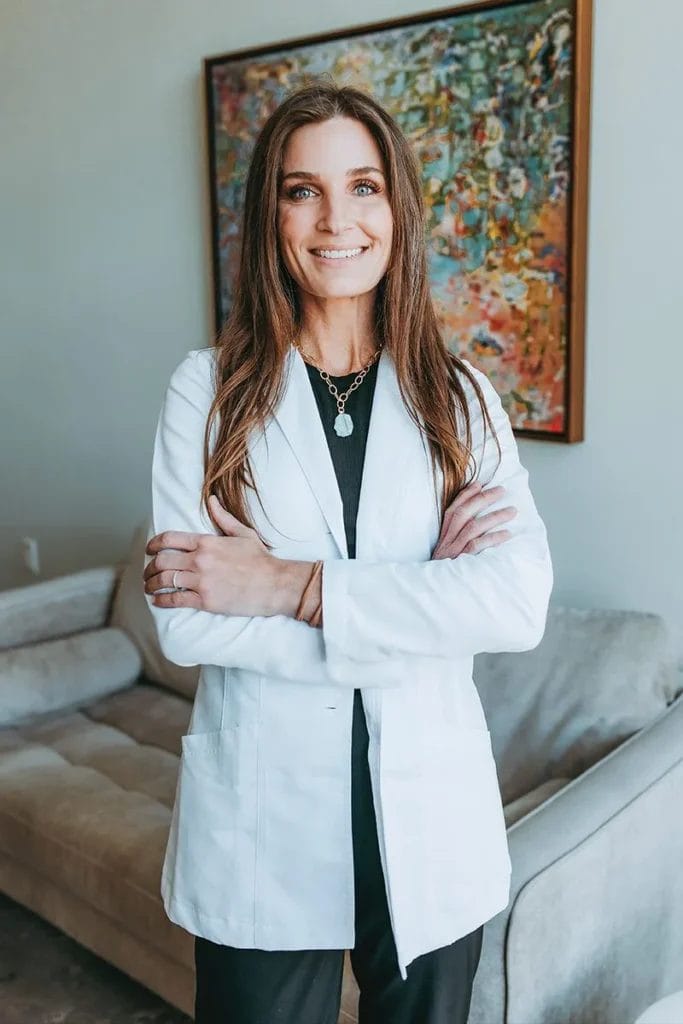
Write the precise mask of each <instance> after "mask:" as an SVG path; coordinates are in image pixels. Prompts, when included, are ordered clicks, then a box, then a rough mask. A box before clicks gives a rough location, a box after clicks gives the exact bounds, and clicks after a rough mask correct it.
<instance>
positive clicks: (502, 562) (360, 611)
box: [322, 360, 553, 677]
mask: <svg viewBox="0 0 683 1024" xmlns="http://www.w3.org/2000/svg"><path fill="white" fill-rule="evenodd" d="M465 362H467V361H466V360H465ZM467 366H468V367H469V368H470V369H471V370H472V371H473V373H474V376H475V377H476V379H477V381H478V382H479V384H480V385H481V388H482V391H483V394H484V398H485V401H486V406H487V408H488V410H489V412H490V414H491V419H492V421H493V424H494V426H495V429H496V433H497V435H498V439H499V441H500V445H501V461H500V465H499V466H498V467H497V468H496V465H497V462H498V450H497V447H496V444H495V441H494V439H493V437H492V435H491V431H490V430H489V429H487V431H486V439H485V443H484V435H483V427H484V420H483V416H482V414H481V409H480V406H479V403H478V402H477V401H476V396H475V394H474V389H473V388H472V385H471V384H470V383H469V381H467V379H466V378H464V379H463V385H464V387H465V390H466V392H467V394H468V397H467V401H468V408H469V411H470V416H471V427H472V449H473V452H474V454H475V456H477V465H478V472H477V479H479V480H481V481H482V482H483V483H484V485H485V486H488V485H491V486H494V485H497V484H502V485H503V486H504V487H505V492H504V494H503V496H502V498H501V499H500V500H499V501H497V502H496V503H495V504H493V505H490V506H488V507H487V508H486V509H485V510H484V512H483V513H480V514H486V513H488V512H490V511H493V510H495V509H498V508H504V507H507V506H508V505H514V506H515V507H516V508H517V515H516V516H515V518H514V519H512V520H510V521H509V522H507V523H505V524H504V527H498V529H502V528H505V529H508V530H510V532H511V534H512V536H511V538H510V539H508V540H507V541H505V542H504V543H503V544H501V545H499V546H497V547H491V548H485V549H483V550H481V551H479V552H477V553H476V554H461V555H459V556H458V557H457V558H454V559H448V558H445V559H436V560H434V561H426V562H416V563H412V562H411V563H401V562H381V563H376V562H361V561H354V560H348V561H347V560H345V561H334V560H330V561H327V560H326V561H325V562H324V565H323V575H322V594H323V639H324V643H325V653H326V656H327V659H328V661H329V663H330V665H331V668H332V673H333V675H336V676H338V677H340V676H341V675H342V674H345V673H347V672H352V671H354V670H356V669H358V668H359V667H360V666H367V665H368V664H370V663H375V664H377V663H380V662H382V661H383V660H384V659H386V658H389V657H395V656H396V655H400V656H404V657H405V656H419V655H431V656H436V657H443V658H461V657H470V656H473V655H475V654H478V653H480V652H483V651H488V652H497V651H526V650H531V649H532V648H534V647H536V646H537V645H538V644H539V643H540V641H541V638H542V636H543V633H544V631H545V622H546V616H547V610H548V604H549V599H550V593H551V590H552V586H553V569H552V563H551V557H550V551H549V548H548V540H547V533H546V528H545V526H544V523H543V521H542V520H541V517H540V515H539V513H538V511H537V509H536V505H535V503H534V499H533V497H532V494H531V491H530V490H529V484H528V473H527V471H526V469H524V467H523V466H522V465H521V463H520V461H519V455H518V452H517V444H516V442H515V437H514V435H513V433H512V427H511V424H510V420H509V418H508V416H507V414H506V413H505V411H504V409H503V406H502V403H501V401H500V398H499V396H498V394H497V392H496V391H495V389H494V387H493V385H492V384H491V382H490V381H489V380H488V378H487V377H486V375H485V374H484V373H482V372H481V371H480V370H478V369H476V368H475V367H473V366H472V365H471V364H470V363H469V362H467Z"/></svg>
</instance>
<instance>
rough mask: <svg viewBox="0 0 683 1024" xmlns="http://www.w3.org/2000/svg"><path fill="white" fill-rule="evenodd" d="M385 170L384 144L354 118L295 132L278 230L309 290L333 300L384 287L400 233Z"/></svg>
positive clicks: (290, 264) (293, 270)
mask: <svg viewBox="0 0 683 1024" xmlns="http://www.w3.org/2000/svg"><path fill="white" fill-rule="evenodd" d="M384 171H385V168H384V166H383V162H382V158H381V156H380V151H379V148H378V146H377V143H376V142H375V140H374V139H373V137H372V135H371V133H370V132H369V131H368V129H367V128H366V127H365V125H364V124H362V123H361V122H360V121H356V120H355V119H353V118H348V117H334V118H332V119H331V120H329V121H324V122H322V123H320V124H310V125H303V126H302V127H301V128H297V129H296V130H295V131H294V132H292V134H291V135H290V137H289V139H288V141H287V145H286V147H285V151H284V154H283V167H282V183H281V185H280V194H279V196H278V233H279V239H280V251H281V253H282V257H283V259H284V262H285V266H286V267H287V269H288V271H289V273H290V274H291V275H292V277H293V279H294V281H295V282H296V283H297V285H298V286H299V288H300V289H301V290H302V291H304V292H307V293H308V294H310V295H315V296H317V297H319V298H331V299H332V298H347V297H350V296H355V295H363V294H365V293H366V292H369V291H371V290H373V289H374V288H376V286H377V284H378V282H379V281H380V280H381V279H382V277H383V276H384V274H385V272H386V269H387V265H388V263H389V257H390V254H391V239H392V234H393V218H392V213H391V207H390V205H389V198H388V194H387V182H386V181H385V178H384ZM359 250H360V252H359ZM330 253H332V255H330ZM335 254H336V255H335Z"/></svg>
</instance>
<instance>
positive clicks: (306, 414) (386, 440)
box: [274, 346, 431, 559]
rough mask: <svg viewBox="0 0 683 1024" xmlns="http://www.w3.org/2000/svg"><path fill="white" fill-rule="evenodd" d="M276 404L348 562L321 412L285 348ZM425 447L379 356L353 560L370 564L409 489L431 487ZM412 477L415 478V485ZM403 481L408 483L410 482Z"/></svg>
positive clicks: (386, 358)
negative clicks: (282, 387)
mask: <svg viewBox="0 0 683 1024" xmlns="http://www.w3.org/2000/svg"><path fill="white" fill-rule="evenodd" d="M285 372H286V374H287V380H286V384H285V391H284V394H283V397H282V400H281V402H280V404H279V406H278V408H277V409H276V410H275V414H274V415H275V419H276V420H277V422H278V424H279V426H280V428H281V430H282V432H283V433H284V435H285V437H286V438H287V441H288V443H289V445H290V447H291V449H292V451H293V453H294V455H295V457H296V459H297V461H298V463H299V465H300V466H301V469H302V472H303V473H304V476H305V477H306V480H307V481H308V484H309V487H310V488H311V490H312V492H313V494H314V495H315V497H316V500H317V502H318V505H319V506H320V511H321V512H322V514H323V516H324V517H325V520H326V522H327V525H328V526H329V528H330V531H331V533H332V535H333V537H334V539H335V541H336V544H337V547H338V548H339V551H340V554H341V556H342V558H348V549H347V546H346V534H345V531H344V509H343V504H342V498H341V494H340V492H339V485H338V483H337V476H336V473H335V470H334V464H333V462H332V456H331V455H330V450H329V447H328V444H327V438H326V437H325V431H324V429H323V425H322V423H321V421H320V413H319V412H318V406H317V405H316V401H315V396H314V395H313V390H312V388H311V382H310V380H309V378H308V371H307V370H306V365H305V363H304V361H303V359H302V357H301V354H300V352H299V351H298V349H296V348H295V347H294V346H291V348H290V350H289V354H288V361H287V367H286V371H285ZM425 453H426V448H425V445H424V442H423V439H422V436H421V433H420V431H419V430H418V428H417V427H416V425H415V424H414V423H413V421H412V420H411V418H410V416H409V414H408V410H407V409H406V408H405V406H404V404H403V399H402V398H401V393H400V391H399V387H398V378H397V376H396V369H395V365H394V361H393V359H392V358H391V355H390V353H389V352H388V350H387V349H386V348H385V349H383V350H382V353H381V355H380V357H379V362H378V366H377V379H376V381H375V392H374V396H373V401H372V408H371V412H370V423H369V426H368V437H367V443H366V449H365V462H364V465H363V476H362V481H361V490H360V497H359V503H358V515H357V520H356V557H357V558H362V559H370V558H373V557H375V556H376V554H378V553H379V552H380V551H381V549H382V548H383V547H385V546H387V543H388V540H389V537H390V534H391V530H392V527H393V525H394V524H395V522H396V519H397V517H398V516H399V515H400V511H401V510H400V500H401V496H402V495H403V493H404V491H405V489H406V487H407V486H408V484H409V483H413V484H415V485H416V486H418V487H420V486H422V485H423V483H424V482H425V481H426V483H427V485H428V486H429V485H430V480H431V477H430V476H429V474H428V463H427V462H426V461H425V458H426V456H425ZM415 474H418V476H417V479H416V478H415ZM409 475H410V478H409Z"/></svg>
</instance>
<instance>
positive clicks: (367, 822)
mask: <svg viewBox="0 0 683 1024" xmlns="http://www.w3.org/2000/svg"><path fill="white" fill-rule="evenodd" d="M367 754H368V732H367V726H366V722H365V713H364V711H363V704H362V701H361V694H360V690H355V692H354V704H353V738H352V824H353V853H354V869H355V897H356V921H355V924H356V945H355V947H354V949H353V950H351V951H350V958H351V966H352V967H353V973H354V975H355V977H356V981H357V982H358V987H359V989H360V1001H359V1008H358V1009H359V1014H358V1017H359V1024H465V1022H466V1021H467V1017H468V1014H469V1008H470V998H471V994H472V983H473V981H474V975H475V973H476V970H477V967H478V965H479V958H480V955H481V947H482V940H483V932H484V926H483V925H481V926H480V927H479V928H477V929H475V931H473V932H470V934H469V935H465V936H463V938H461V939H458V940H457V942H454V943H452V944H451V945H449V946H443V947H442V948H440V949H435V950H432V951H430V952H429V953H424V954H423V955H422V956H419V957H417V959H415V960H413V962H412V963H411V964H410V965H409V966H408V968H407V973H408V977H407V978H406V980H405V981H404V980H403V979H402V978H401V975H400V974H399V970H398V961H397V958H396V947H395V945H394V939H393V935H392V931H391V924H390V919H389V910H388V907H387V902H386V894H385V890H384V878H383V874H382V865H381V861H380V856H379V845H378V840H377V828H376V820H375V812H374V806H373V802H372V789H371V784H370V770H369V767H368V759H367ZM194 949H195V967H196V998H195V1021H196V1024H337V1016H338V1014H339V1004H340V999H341V985H342V970H343V965H344V950H340V949H305V950H300V949H297V950H262V949H236V948H234V947H233V946H222V945H219V944H217V943H214V942H210V941H209V940H208V939H202V938H195V947H194Z"/></svg>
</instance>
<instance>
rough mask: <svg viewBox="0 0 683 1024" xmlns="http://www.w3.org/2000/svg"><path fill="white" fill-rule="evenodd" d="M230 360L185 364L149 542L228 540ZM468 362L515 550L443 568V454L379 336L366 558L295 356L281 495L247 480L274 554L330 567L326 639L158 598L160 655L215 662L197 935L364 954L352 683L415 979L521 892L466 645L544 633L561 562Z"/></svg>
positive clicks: (193, 761)
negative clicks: (210, 489) (211, 494)
mask: <svg viewBox="0 0 683 1024" xmlns="http://www.w3.org/2000/svg"><path fill="white" fill-rule="evenodd" d="M214 357H215V350H214V349H213V348H208V349H197V350H192V351H190V352H189V353H188V354H187V356H186V357H185V358H184V359H183V360H182V362H180V364H179V365H178V366H177V367H176V369H175V371H174V372H173V375H172V377H171V380H170V384H169V386H168V390H167V392H166V396H165V399H164V402H163V406H162V409H161V414H160V417H159V422H158V427H157V432H156V438H155V444H154V456H153V470H152V505H153V514H152V525H151V527H150V533H149V535H148V539H149V537H150V536H152V535H154V534H157V533H161V532H162V531H164V530H187V531H192V532H201V533H216V532H217V531H216V529H215V527H214V526H213V524H212V523H211V521H210V519H209V518H208V516H206V515H205V513H204V512H203V511H202V512H201V514H200V503H199V496H200V489H201V484H202V477H203V465H202V440H203V432H204V426H205V422H206V416H207V412H208V408H209V404H210V402H211V399H212V397H213V394H212V381H211V372H212V368H213V360H214ZM468 365H470V364H469V363H468ZM474 372H475V374H476V377H477V380H478V381H479V382H480V384H481V386H482V388H483V391H484V395H485V398H486V403H487V406H488V409H489V410H490V412H491V414H492V418H493V422H494V424H495V427H496V430H497V433H498V436H499V439H500V442H501V446H502V462H501V465H500V467H499V468H498V469H497V471H496V472H495V473H494V469H495V466H496V462H497V449H496V447H495V443H494V442H493V439H492V437H491V433H490V431H487V440H486V446H485V451H482V429H483V420H482V416H481V412H480V410H479V406H478V404H477V402H476V399H475V396H474V392H473V389H472V387H471V385H470V384H469V383H468V382H467V380H466V378H464V377H463V382H464V384H465V386H466V389H467V395H468V404H469V407H470V410H471V414H472V431H473V446H474V452H475V455H476V457H477V464H478V470H479V472H478V477H479V479H481V480H482V481H484V482H485V483H486V484H488V483H491V484H492V485H493V484H503V485H504V487H505V488H506V490H505V494H504V496H503V497H502V499H501V500H500V501H499V502H497V503H496V504H495V505H493V506H491V507H490V509H487V510H486V511H490V510H492V509H493V508H501V507H504V506H507V505H514V506H515V507H516V508H517V509H518V514H517V516H516V518H514V519H513V520H511V521H510V522H509V523H507V524H505V525H506V528H507V529H509V530H511V532H512V535H513V536H512V538H511V539H510V540H508V541H507V542H506V543H504V544H502V545H500V546H498V547H494V548H488V549H486V550H484V551H481V552H479V553H478V554H475V555H470V554H463V555H460V556H459V557H458V558H456V559H440V560H435V561H431V560H430V558H431V552H432V550H433V548H434V546H435V545H436V542H437V539H438V536H439V532H440V523H439V515H438V509H437V504H436V495H435V491H434V486H433V483H432V476H431V468H430V463H429V458H428V445H427V442H426V441H425V440H423V435H422V433H421V430H419V429H418V428H417V427H416V426H415V424H414V423H413V422H412V420H411V419H410V417H409V415H408V412H407V410H406V408H405V406H404V404H403V401H402V399H401V396H400V394H399V390H398V381H397V377H396V373H395V366H394V362H393V360H392V358H391V356H390V354H389V352H388V350H387V349H384V350H383V351H382V354H381V356H380V359H379V365H378V370H377V379H376V386H375V394H374V401H373V407H372V415H371V419H370V426H369V433H368V439H367V449H366V455H365V465H364V471H363V478H362V487H361V493H360V502H359V507H358V519H357V558H356V559H355V560H354V559H349V558H348V552H347V548H346V540H345V534H344V522H343V509H342V500H341V496H340V493H339V489H338V486H337V481H336V476H335V472H334V466H333V464H332V460H331V457H330V453H329V449H328V446H327V441H326V438H325V434H324V431H323V427H322V423H321V421H320V415H319V412H318V408H317V406H316V403H315V398H314V395H313V391H312V389H311V385H310V381H309V379H308V374H307V371H306V367H305V364H304V362H303V360H302V358H301V355H300V354H299V352H298V351H297V350H296V349H295V348H293V347H292V348H291V349H290V351H289V354H288V358H287V364H286V373H287V389H286V393H285V395H284V398H283V400H282V402H281V403H280V406H279V408H278V409H277V411H276V414H275V416H274V417H273V418H272V419H271V420H269V422H268V424H267V428H266V430H265V434H264V435H261V436H255V437H252V439H251V440H250V452H251V461H252V466H253V471H254V477H255V482H256V484H257V486H258V490H259V494H260V497H261V500H262V502H263V508H261V506H260V505H259V502H258V500H257V498H256V496H255V495H254V494H253V492H252V491H248V492H247V501H248V506H249V509H250V511H251V514H252V516H253V519H254V522H255V524H256V525H257V526H258V528H259V529H260V531H261V532H262V535H263V536H264V537H265V538H266V539H267V540H268V541H269V542H270V543H273V544H274V548H273V554H275V555H277V556H278V557H281V558H293V559H305V560H311V561H313V560H315V559H324V567H323V577H322V593H323V628H322V630H320V629H314V628H312V627H311V626H308V625H307V624H306V623H304V622H297V621H296V620H294V619H293V618H289V617H287V616H284V615H275V616H254V617H242V616H230V615H219V614H214V613H211V612H205V611H200V610H197V609H193V608H177V609H170V608H159V607H156V606H155V605H153V604H152V603H151V599H150V598H149V596H147V602H148V605H149V607H150V609H151V611H152V614H153V616H154V619H155V623H156V627H157V630H158V635H159V640H160V643H161V648H162V650H163V652H164V653H165V655H166V656H167V657H168V658H169V659H170V660H171V661H173V662H175V663H176V664H178V665H200V666H201V671H200V678H199V685H198V689H197V695H196V698H195V702H194V706H193V711H192V717H191V721H190V726H189V732H188V734H187V735H185V736H183V737H182V757H181V762H180V771H179V775H178V783H177V789H176V799H175V804H174V808H173V816H172V821H171V828H170V833H169V838H168V846H167V849H166V856H165V861H164V866H163V872H162V880H161V893H162V897H163V901H164V906H165V909H166V912H167V914H168V916H169V917H170V919H171V920H172V921H174V922H176V923H177V924H179V925H181V926H182V927H183V928H184V929H186V930H187V931H189V932H191V933H193V934H195V935H200V936H204V937H206V938H208V939H211V940H212V941H214V942H218V943H223V944H228V945H233V946H238V947H242V948H258V949H350V948H352V947H353V946H354V943H355V937H354V879H353V852H352V835H351V778H350V771H351V726H352V712H353V691H354V687H360V688H361V691H362V699H363V707H364V709H365V715H366V718H367V723H368V732H369V752H368V759H369V767H370V773H371V782H372V790H373V794H374V803H375V811H376V816H377V827H378V838H379V848H380V853H381V861H382V868H383V873H384V879H385V885H386V893H387V899H388V904H389V909H390V915H391V924H392V929H393V934H394V939H395V943H396V949H397V953H398V961H399V967H400V971H401V976H402V977H403V978H404V979H405V978H406V977H407V972H406V967H407V966H408V964H410V962H411V961H412V960H414V959H415V957H417V956H420V955H421V954H422V953H426V952H428V951H429V950H432V949H436V948H438V947H440V946H445V945H447V944H448V943H451V942H453V941H455V940H456V939H458V938H460V937H461V936H463V935H466V934H467V933H469V932H470V931H472V930H473V929H475V928H477V927H478V926H479V925H480V924H482V923H483V922H485V921H487V920H489V919H490V918H491V917H492V916H494V915H495V914H497V913H499V912H500V911H501V910H503V909H504V908H505V907H506V906H507V904H508V901H509V892H510V888H509V886H510V871H511V865H510V858H509V853H508V846H507V836H506V830H505V821H504V817H503V809H502V803H501V797H500V791H499V786H498V777H497V772H496V764H495V761H494V759H493V755H492V750H491V738H490V734H489V731H488V729H487V723H486V719H485V716H484V713H483V710H482V706H481V703H480V700H479V695H478V693H477V690H476V687H475V685H474V683H473V680H472V657H473V655H475V654H477V653H478V652H480V651H524V650H529V649H531V648H533V647H535V646H536V645H537V644H538V643H539V642H540V640H541V637H542V635H543V632H544V628H545V621H546V614H547V608H548V601H549V597H550V592H551V589H552V583H553V572H552V566H551V559H550V554H549V550H548V543H547V536H546V529H545V526H544V524H543V522H542V520H541V518H540V516H539V514H538V512H537V509H536V506H535V503H534V500H533V497H532V495H531V493H530V491H529V487H528V482H527V481H528V474H527V471H526V470H525V469H524V468H523V467H522V466H521V464H520V462H519V458H518V454H517V446H516V443H515V439H514V436H513V434H512V430H511V427H510V423H509V420H508V417H507V415H506V413H505V411H504V410H503V407H502V405H501V402H500V399H499V398H498V395H497V394H496V392H495V390H494V388H493V386H492V385H491V383H490V382H489V380H488V378H487V377H486V376H485V374H483V373H482V372H481V371H479V370H476V369H475V370H474ZM214 442H215V430H214V432H213V440H212V444H213V443H214ZM482 455H483V458H482ZM438 480H439V482H440V480H441V475H440V473H439V475H438ZM266 514H267V515H266ZM150 557H151V556H146V560H147V561H149V559H150Z"/></svg>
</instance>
